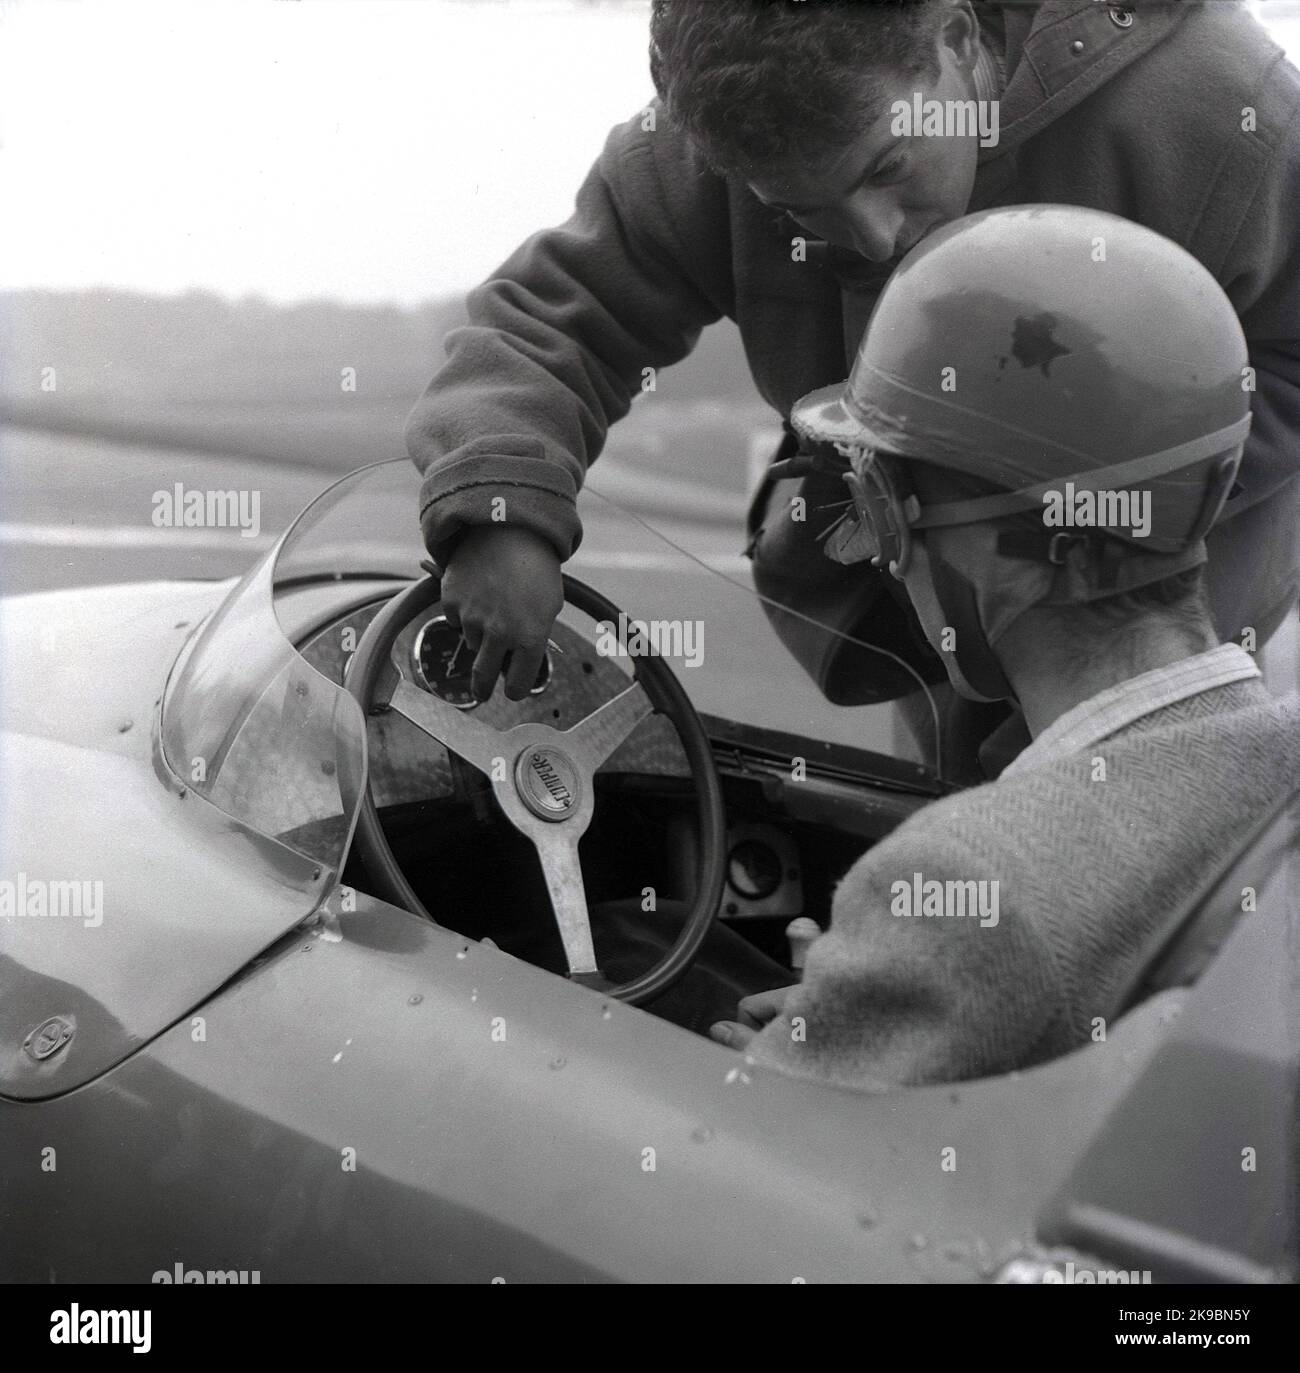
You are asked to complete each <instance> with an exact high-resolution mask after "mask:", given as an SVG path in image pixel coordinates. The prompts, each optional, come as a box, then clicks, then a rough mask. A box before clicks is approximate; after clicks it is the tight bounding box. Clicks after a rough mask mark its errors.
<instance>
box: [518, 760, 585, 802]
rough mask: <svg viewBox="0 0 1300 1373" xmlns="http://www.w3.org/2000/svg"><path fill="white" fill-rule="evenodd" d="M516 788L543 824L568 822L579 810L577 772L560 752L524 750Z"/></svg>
mask: <svg viewBox="0 0 1300 1373" xmlns="http://www.w3.org/2000/svg"><path fill="white" fill-rule="evenodd" d="M515 786H516V788H517V789H518V791H519V796H520V798H521V799H522V801H523V803H524V805H526V806H527V807H528V809H529V810H530V811H532V813H533V814H534V815H537V816H540V817H541V819H543V820H567V819H568V818H569V816H571V815H572V814H573V813H574V811H576V810H577V808H578V801H579V799H580V793H581V785H580V783H579V780H578V769H577V768H576V767H575V766H574V764H573V762H572V761H571V760H570V759H569V758H568V756H567V755H565V754H564V753H562V752H561V751H560V750H559V749H556V748H528V749H525V750H524V751H523V752H522V753H521V754H520V755H519V758H518V760H517V761H516V763H515Z"/></svg>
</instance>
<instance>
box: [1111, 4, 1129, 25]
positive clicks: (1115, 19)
mask: <svg viewBox="0 0 1300 1373" xmlns="http://www.w3.org/2000/svg"><path fill="white" fill-rule="evenodd" d="M1106 13H1107V14H1109V15H1110V22H1111V23H1112V24H1114V25H1115V27H1116V28H1117V29H1131V28H1132V27H1133V11H1132V10H1126V9H1125V8H1124V7H1123V6H1122V5H1108V6H1107V7H1106Z"/></svg>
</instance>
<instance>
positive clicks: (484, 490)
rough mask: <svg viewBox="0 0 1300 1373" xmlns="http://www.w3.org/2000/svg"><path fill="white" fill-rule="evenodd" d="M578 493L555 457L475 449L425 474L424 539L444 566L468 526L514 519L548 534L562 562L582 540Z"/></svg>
mask: <svg viewBox="0 0 1300 1373" xmlns="http://www.w3.org/2000/svg"><path fill="white" fill-rule="evenodd" d="M577 498H578V492H577V487H576V485H575V483H574V481H573V478H572V476H571V475H570V474H569V473H568V472H567V471H565V470H564V469H562V468H559V469H557V468H556V467H555V465H554V464H552V463H546V462H538V461H537V460H536V459H533V458H521V457H510V456H500V457H495V456H494V457H489V456H485V455H475V456H474V457H472V458H466V459H465V460H463V461H462V462H459V463H452V464H450V465H448V466H446V467H439V468H438V469H437V470H435V471H433V472H430V473H429V474H428V476H426V477H425V479H424V483H423V485H422V486H421V488H420V529H421V532H422V533H423V535H424V545H425V547H426V548H427V549H428V550H429V554H430V556H431V557H432V558H433V560H434V562H435V563H437V565H438V566H439V567H440V568H445V567H446V565H447V561H448V559H449V558H450V556H451V553H452V551H453V549H454V548H455V546H456V541H457V539H458V538H459V537H460V535H461V534H462V533H463V532H464V530H465V529H467V528H470V527H472V526H474V525H484V524H486V525H492V524H501V525H513V526H515V527H516V528H523V529H531V530H532V531H533V533H534V534H537V535H538V536H540V537H541V538H543V539H545V540H546V542H547V543H549V544H550V545H551V547H552V548H554V549H555V552H556V556H557V557H558V558H559V559H560V561H561V562H564V561H566V560H567V559H568V558H570V557H572V556H573V554H574V552H575V551H576V550H577V547H578V545H579V543H581V542H582V523H581V521H580V520H579V519H578V509H577Z"/></svg>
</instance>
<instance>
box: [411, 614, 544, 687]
mask: <svg viewBox="0 0 1300 1373" xmlns="http://www.w3.org/2000/svg"><path fill="white" fill-rule="evenodd" d="M474 657H475V654H474V650H473V649H472V648H470V646H469V645H468V644H467V643H466V642H465V637H464V635H463V634H462V633H461V631H460V626H459V625H453V624H451V623H450V622H449V621H448V619H447V617H446V616H445V615H435V616H434V617H433V618H432V619H430V620H426V621H425V622H424V624H423V625H421V627H420V630H419V633H417V634H416V636H415V642H414V643H413V644H412V646H411V666H412V668H413V669H414V672H415V680H416V681H417V682H419V684H420V685H421V686H422V687H423V688H424V689H425V690H426V691H428V692H430V693H431V694H432V695H434V696H436V697H437V698H438V699H439V700H440V701H446V702H447V704H448V705H451V706H455V707H456V709H457V710H473V709H474V707H475V706H476V705H478V702H477V701H476V700H475V699H474V688H473V685H472V683H471V680H470V678H471V674H472V672H473V669H474ZM509 666H510V656H509V654H507V655H506V660H505V663H504V665H503V668H502V671H503V672H504V671H505V670H506V669H507V668H508V667H509ZM550 684H551V655H550V652H549V650H548V651H547V653H546V654H545V656H544V657H543V658H542V663H541V666H540V667H539V668H538V670H537V678H536V680H535V681H534V682H533V685H532V687H531V688H529V691H530V694H531V695H533V696H540V695H541V693H542V692H543V691H545V690H546V688H547V687H548V686H550Z"/></svg>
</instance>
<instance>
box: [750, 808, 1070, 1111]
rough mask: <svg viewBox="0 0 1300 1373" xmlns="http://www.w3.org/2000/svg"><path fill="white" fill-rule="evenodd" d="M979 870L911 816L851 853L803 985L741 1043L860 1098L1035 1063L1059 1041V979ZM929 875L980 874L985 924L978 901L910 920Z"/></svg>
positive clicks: (763, 1058)
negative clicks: (961, 910)
mask: <svg viewBox="0 0 1300 1373" xmlns="http://www.w3.org/2000/svg"><path fill="white" fill-rule="evenodd" d="M909 831H911V833H909ZM922 831H924V832H922ZM922 841H923V842H922ZM987 867H988V865H987V862H981V860H980V858H979V856H978V855H977V854H975V853H974V852H973V851H969V852H968V851H967V850H966V846H965V845H962V844H959V843H957V842H953V841H950V842H945V840H944V838H943V836H942V834H941V833H939V832H938V831H937V830H936V829H935V828H934V827H930V826H923V825H918V824H917V822H916V821H912V822H909V824H908V825H907V826H905V827H903V829H901V830H899V831H898V832H897V833H896V834H895V835H893V836H891V837H890V838H889V839H887V840H886V841H884V842H883V843H881V844H879V845H877V846H876V848H875V849H873V850H871V851H870V852H869V853H867V854H866V855H864V856H863V857H862V858H861V859H859V861H858V862H857V863H856V864H855V865H854V866H853V867H852V868H851V869H850V870H849V872H848V874H847V875H846V876H845V878H844V880H843V882H841V884H840V886H839V888H838V889H837V891H836V893H835V900H834V903H833V906H832V916H831V926H830V929H829V930H828V931H827V932H826V934H824V935H823V936H822V937H821V938H820V939H818V940H816V941H815V942H814V943H813V945H812V947H811V948H810V949H809V951H808V959H807V964H806V966H805V969H804V977H803V981H802V982H801V983H800V984H799V985H798V986H797V987H796V988H794V989H793V990H792V991H791V993H790V995H789V997H788V998H787V1000H786V1004H785V1009H784V1012H783V1014H781V1015H780V1016H778V1017H777V1018H776V1019H775V1020H773V1021H771V1022H769V1024H768V1025H767V1026H765V1027H764V1029H763V1031H762V1032H761V1033H760V1034H758V1035H756V1036H755V1037H754V1039H753V1040H752V1041H751V1042H750V1047H749V1053H750V1054H751V1056H752V1057H753V1058H754V1059H755V1060H756V1061H757V1062H759V1063H762V1064H765V1065H767V1066H768V1067H772V1068H776V1069H779V1070H780V1071H782V1072H786V1073H789V1074H791V1075H793V1076H798V1077H811V1078H816V1079H819V1080H821V1081H823V1082H827V1083H830V1084H833V1085H836V1086H841V1087H855V1088H859V1089H869V1090H882V1089H886V1088H889V1087H893V1086H914V1085H918V1084H922V1083H931V1082H954V1081H959V1080H962V1079H965V1078H972V1077H983V1076H986V1075H988V1074H991V1073H999V1072H1006V1071H1009V1070H1011V1069H1013V1068H1018V1067H1022V1066H1024V1065H1025V1064H1027V1063H1029V1062H1033V1061H1035V1059H1037V1058H1038V1057H1039V1056H1040V1054H1041V1052H1042V1049H1043V1046H1045V1045H1046V1044H1048V1043H1049V1042H1052V1038H1053V1036H1054V1035H1055V1034H1057V1033H1059V1027H1060V1022H1061V1017H1062V1015H1063V1014H1065V1012H1066V1003H1065V999H1064V996H1063V992H1062V985H1061V981H1060V977H1059V974H1058V972H1057V969H1056V967H1055V964H1054V962H1053V959H1052V957H1051V954H1050V951H1049V950H1048V949H1047V947H1046V945H1045V944H1044V942H1043V940H1042V938H1041V936H1040V935H1038V934H1037V933H1036V932H1035V930H1034V929H1033V927H1032V925H1031V924H1030V923H1029V922H1028V921H1026V920H1024V919H1023V918H1020V917H1018V916H1017V914H1016V910H1015V901H1014V893H1009V892H1007V891H1006V890H1005V887H1002V888H999V887H998V886H992V885H990V881H989V880H990V879H991V878H992V877H993V876H995V874H993V873H990V872H989V871H988V870H987ZM933 879H938V880H940V881H949V880H952V881H962V882H963V883H964V882H967V881H970V882H971V883H972V884H973V887H974V888H975V889H976V890H978V888H979V885H980V882H981V880H983V885H984V893H985V895H986V897H987V898H989V899H990V900H993V899H995V900H996V907H995V910H996V914H995V916H994V915H990V914H985V915H984V916H983V917H982V918H981V917H980V916H979V915H978V914H976V913H975V912H977V911H978V910H979V909H980V908H979V907H978V905H977V904H976V902H972V903H971V907H970V913H968V914H965V915H955V914H947V915H944V914H934V913H931V914H928V915H927V914H924V913H922V912H920V911H916V912H913V906H914V905H915V901H914V898H915V895H916V893H917V891H918V887H917V885H916V883H917V881H927V880H933ZM966 891H967V894H968V895H969V894H970V892H971V888H966ZM976 900H978V898H976ZM949 908H950V909H951V905H950V907H949ZM985 909H986V910H987V909H989V907H988V904H987V901H986V906H985ZM994 921H996V923H994Z"/></svg>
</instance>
